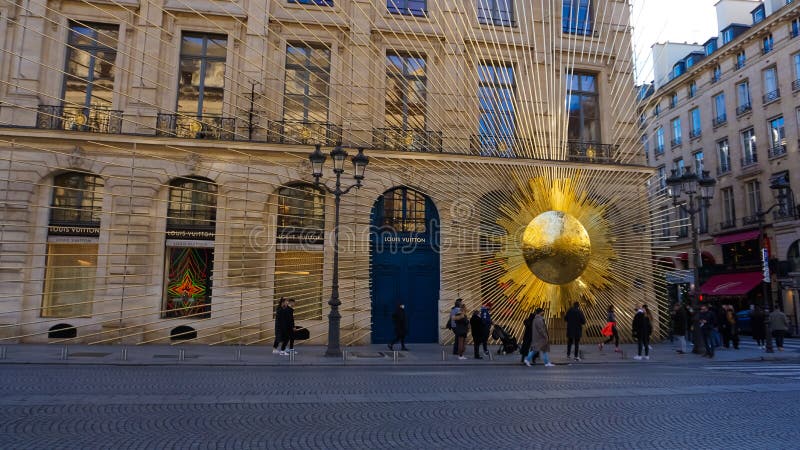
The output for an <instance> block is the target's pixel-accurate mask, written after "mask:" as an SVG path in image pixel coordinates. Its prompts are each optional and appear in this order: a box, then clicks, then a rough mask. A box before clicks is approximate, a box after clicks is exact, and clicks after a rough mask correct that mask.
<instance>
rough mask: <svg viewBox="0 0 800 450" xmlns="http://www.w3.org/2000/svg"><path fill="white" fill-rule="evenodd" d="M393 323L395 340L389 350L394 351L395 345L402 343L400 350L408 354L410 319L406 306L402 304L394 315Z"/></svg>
mask: <svg viewBox="0 0 800 450" xmlns="http://www.w3.org/2000/svg"><path fill="white" fill-rule="evenodd" d="M392 323H394V340H393V341H392V342H391V343H390V344H389V350H392V351H393V350H394V344H396V343H398V342H400V345H401V346H402V347H401V348H400V350H402V351H404V352H407V351H408V349H407V348H406V333H408V317H407V316H406V305H404V304H402V303H400V304H399V305H397V309H395V310H394V312H393V313H392Z"/></svg>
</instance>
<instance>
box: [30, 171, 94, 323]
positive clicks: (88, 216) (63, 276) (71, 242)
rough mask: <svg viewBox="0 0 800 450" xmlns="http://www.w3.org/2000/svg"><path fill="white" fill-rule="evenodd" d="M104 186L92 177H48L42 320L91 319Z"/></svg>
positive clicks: (73, 173) (69, 174) (69, 173)
mask: <svg viewBox="0 0 800 450" xmlns="http://www.w3.org/2000/svg"><path fill="white" fill-rule="evenodd" d="M103 188H104V184H103V179H102V178H100V177H98V176H97V175H94V174H91V173H82V172H67V173H64V174H61V175H58V176H56V177H55V178H54V179H53V189H52V200H51V203H50V222H49V224H48V225H49V226H48V228H47V261H46V264H45V276H44V278H45V279H44V295H43V296H42V309H41V315H42V317H89V316H91V315H92V302H93V301H94V287H95V279H96V276H97V245H98V237H99V236H100V215H101V213H102V209H103Z"/></svg>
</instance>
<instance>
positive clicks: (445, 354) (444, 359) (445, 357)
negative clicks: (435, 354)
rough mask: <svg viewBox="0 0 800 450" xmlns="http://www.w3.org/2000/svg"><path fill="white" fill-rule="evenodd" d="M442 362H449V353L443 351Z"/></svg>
mask: <svg viewBox="0 0 800 450" xmlns="http://www.w3.org/2000/svg"><path fill="white" fill-rule="evenodd" d="M442 361H447V351H446V350H444V349H442Z"/></svg>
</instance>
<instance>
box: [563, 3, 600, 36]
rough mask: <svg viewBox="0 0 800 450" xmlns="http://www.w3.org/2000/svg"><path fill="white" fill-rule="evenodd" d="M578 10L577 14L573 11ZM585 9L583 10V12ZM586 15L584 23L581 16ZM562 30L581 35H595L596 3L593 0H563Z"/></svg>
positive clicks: (566, 32)
mask: <svg viewBox="0 0 800 450" xmlns="http://www.w3.org/2000/svg"><path fill="white" fill-rule="evenodd" d="M575 10H577V11H578V13H577V14H573V11H575ZM582 10H584V11H583V12H581V11H582ZM581 15H584V17H585V18H584V20H583V23H582V24H581V22H580V18H581ZM561 32H562V33H565V34H574V35H579V36H594V5H593V2H592V1H591V0H562V2H561Z"/></svg>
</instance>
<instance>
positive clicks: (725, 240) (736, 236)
mask: <svg viewBox="0 0 800 450" xmlns="http://www.w3.org/2000/svg"><path fill="white" fill-rule="evenodd" d="M753 239H758V230H750V231H742V232H741V233H733V234H728V235H725V236H720V237H718V238H717V239H716V240H715V243H716V244H717V245H725V244H733V243H734V242H744V241H750V240H753Z"/></svg>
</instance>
